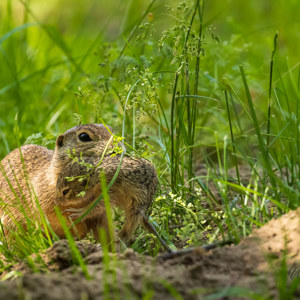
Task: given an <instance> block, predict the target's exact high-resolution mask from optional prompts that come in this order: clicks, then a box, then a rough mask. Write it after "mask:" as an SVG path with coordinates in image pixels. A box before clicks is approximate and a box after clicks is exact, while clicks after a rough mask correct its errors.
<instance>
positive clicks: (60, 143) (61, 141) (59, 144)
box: [56, 134, 64, 148]
mask: <svg viewBox="0 0 300 300" xmlns="http://www.w3.org/2000/svg"><path fill="white" fill-rule="evenodd" d="M63 145H64V135H63V134H62V135H60V136H59V137H58V138H57V140H56V146H57V147H58V148H60V147H62V146H63Z"/></svg>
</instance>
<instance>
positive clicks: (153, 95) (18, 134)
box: [0, 0, 300, 299]
mask: <svg viewBox="0 0 300 300" xmlns="http://www.w3.org/2000/svg"><path fill="white" fill-rule="evenodd" d="M167 4H168V5H169V6H166V5H164V4H163V3H162V1H155V0H153V1H151V2H145V1H141V0H134V1H119V2H118V3H113V2H112V3H107V4H104V3H99V1H90V2H89V3H86V2H84V1H78V4H76V5H74V3H73V2H72V1H71V0H68V1H67V0H65V1H61V2H58V1H53V2H51V4H47V5H45V6H43V7H41V6H40V5H39V2H38V1H35V0H32V1H30V2H25V1H19V2H18V1H15V2H12V1H9V0H5V1H2V2H1V3H0V18H1V24H0V66H1V73H0V104H1V110H0V156H1V157H4V156H5V155H6V154H7V153H8V152H9V151H11V150H13V149H14V148H16V147H18V146H19V144H20V145H22V144H23V143H25V141H26V140H27V143H28V142H30V143H37V144H41V145H44V146H47V147H50V148H51V147H52V148H53V146H54V142H55V137H56V136H57V135H58V134H59V133H61V132H63V131H65V130H66V129H69V128H70V127H72V126H74V125H76V124H78V123H81V122H82V123H87V122H102V120H103V121H104V122H105V123H106V124H108V125H111V126H112V127H113V128H114V130H115V133H116V134H117V135H121V134H123V135H124V136H125V142H126V143H127V144H128V145H129V147H128V149H129V151H132V150H133V151H136V152H138V153H139V155H140V156H142V157H147V158H149V159H150V160H151V161H153V163H154V164H155V166H156V169H157V172H158V176H159V180H160V184H161V189H160V191H159V192H158V195H157V196H158V197H157V199H156V201H155V202H154V205H153V207H152V214H151V217H152V220H153V222H155V224H156V225H157V228H158V229H160V231H161V234H162V235H164V236H165V238H166V239H169V240H170V243H172V242H174V243H175V241H178V240H180V241H181V243H182V244H183V245H191V246H193V245H203V244H205V243H208V242H213V241H214V240H217V239H222V238H223V239H231V238H235V239H236V240H239V239H240V238H241V237H243V236H245V235H248V234H249V233H250V232H251V231H252V230H253V228H256V227H260V226H262V225H263V224H265V223H266V222H268V221H269V220H270V219H271V218H273V217H274V216H279V215H281V214H282V213H285V212H287V211H288V210H289V209H295V208H297V207H299V202H300V199H299V198H300V197H299V187H300V183H299V178H300V168H299V157H300V136H299V119H300V117H299V102H300V63H299V56H298V51H297V50H296V49H300V36H299V35H300V28H299V27H300V23H299V21H298V12H299V9H300V3H298V2H297V1H289V2H286V1H283V0H278V1H276V3H275V2H274V3H270V2H269V1H251V2H245V3H243V4H241V2H240V1H237V0H232V1H227V2H226V3H224V2H223V1H204V0H195V1H182V2H179V1H178V2H177V1H176V2H174V1H168V3H167ZM63 7H68V11H69V14H67V15H64V14H63V13H62V12H63V11H64V9H63ZM124 12H125V13H124ZM17 129H18V130H17ZM28 137H29V139H28ZM200 166H202V170H203V169H204V170H206V174H203V172H200ZM241 166H247V167H248V169H249V174H248V175H247V176H246V178H245V176H244V173H243V170H242V168H241ZM117 219H118V220H119V219H122V216H119V215H118V214H117ZM117 223H118V222H117ZM117 226H118V225H117ZM153 239H154V237H153ZM153 239H147V234H145V233H144V232H143V231H141V230H140V231H139V232H138V233H137V241H136V242H135V244H134V248H135V250H136V251H139V252H142V253H143V252H147V253H149V252H150V253H152V254H153V255H155V254H157V252H158V251H159V248H157V247H153V245H152V244H151V243H153V242H151V240H152V241H153ZM19 240H20V243H21V242H22V243H23V241H22V238H21V237H19V238H18V239H17V241H19ZM24 240H25V239H24ZM149 240H150V241H149ZM154 241H155V240H154ZM26 243H27V244H30V242H29V243H28V241H27V242H26ZM33 245H35V246H36V244H33ZM48 245H49V243H47V242H46V243H44V244H43V245H40V247H41V248H46V247H47V246H48ZM17 246H18V245H17ZM26 249H27V248H26ZM151 249H152V252H151ZM36 251H37V248H35V247H33V248H32V252H36ZM29 252H30V250H29ZM6 253H7V255H8V256H9V251H7V252H6ZM10 253H11V252H10ZM22 255H23V256H26V255H28V252H25V253H23V254H20V255H19V256H18V257H20V256H21V257H22ZM232 293H235V291H234V290H233V291H232ZM253 297H254V298H256V297H255V296H253ZM257 299H258V298H257Z"/></svg>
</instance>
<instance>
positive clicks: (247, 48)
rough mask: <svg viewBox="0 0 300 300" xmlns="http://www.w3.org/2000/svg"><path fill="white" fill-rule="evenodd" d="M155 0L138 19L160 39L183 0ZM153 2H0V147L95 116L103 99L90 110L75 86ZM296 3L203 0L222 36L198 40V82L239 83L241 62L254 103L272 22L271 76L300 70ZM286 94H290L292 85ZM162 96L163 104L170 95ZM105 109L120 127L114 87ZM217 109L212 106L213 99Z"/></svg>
mask: <svg viewBox="0 0 300 300" xmlns="http://www.w3.org/2000/svg"><path fill="white" fill-rule="evenodd" d="M152 2H153V5H152V6H151V8H150V10H149V13H150V14H149V13H147V14H146V16H145V18H144V19H143V21H142V23H144V22H150V23H151V24H152V26H153V40H158V39H160V38H161V36H162V32H163V31H164V30H165V29H168V28H170V27H171V26H172V25H173V24H174V23H175V21H176V18H175V17H174V14H173V10H174V7H175V6H176V5H178V4H179V3H180V2H179V1H152ZM152 2H151V1H142V0H131V1H128V0H122V1H96V0H90V1H83V0H77V1H74V0H73V1H71V0H68V1H67V0H61V1H58V0H52V1H44V0H41V1H36V0H30V1H17V0H13V1H10V0H2V1H1V2H0V156H1V157H4V155H5V154H7V153H8V152H9V151H11V150H12V149H14V148H15V147H16V146H17V145H18V143H19V142H20V143H21V144H22V143H23V142H24V141H25V140H26V138H27V137H28V136H31V135H33V134H38V133H42V135H41V136H42V137H44V138H46V139H43V143H44V144H47V143H48V142H47V141H49V147H52V146H53V140H54V136H56V135H57V134H58V133H59V132H63V131H65V130H66V129H68V128H70V127H72V126H73V125H75V124H78V122H79V119H81V120H82V121H83V122H95V121H99V114H101V112H103V110H105V109H108V108H107V106H105V105H103V106H102V107H98V111H97V113H96V112H95V110H94V109H93V108H94V107H95V105H94V106H90V105H89V103H88V102H87V101H84V100H82V99H80V97H78V95H77V96H76V92H78V89H79V87H81V86H82V85H84V84H85V82H86V79H87V78H89V77H90V76H98V74H100V73H101V70H100V66H99V64H101V63H102V60H103V58H102V57H101V55H102V53H101V51H103V48H102V46H103V45H105V43H114V42H115V43H116V44H117V45H119V46H120V47H122V46H123V45H124V43H125V41H126V39H128V37H129V35H130V32H131V30H132V29H133V27H134V25H135V24H136V23H137V21H138V20H139V19H140V18H141V16H142V15H143V13H144V12H145V10H146V9H147V7H148V5H149V3H152ZM299 11H300V2H299V1H296V0H289V1H283V0H277V1H267V0H263V1H262V0H255V1H238V0H235V1H234V0H232V1H220V0H218V1H206V3H205V12H204V22H205V25H206V31H207V36H209V34H210V32H212V33H213V34H214V35H215V36H218V37H219V39H220V41H221V43H220V44H218V43H217V42H216V41H215V40H213V39H210V38H207V40H206V41H205V42H206V45H205V48H206V55H205V56H204V58H203V60H202V61H203V63H202V65H201V72H200V76H201V77H200V82H201V83H202V85H204V86H205V85H206V84H207V85H209V84H210V83H207V76H206V77H205V76H204V75H205V74H206V75H207V74H209V75H210V76H211V77H212V78H215V79H217V80H221V79H222V78H223V77H226V78H230V80H231V82H233V83H234V82H235V80H236V81H238V83H237V85H236V86H237V90H239V87H241V80H240V75H237V73H238V71H237V70H238V65H239V64H243V65H244V66H245V69H246V70H247V73H248V80H249V83H250V84H251V93H252V95H253V96H254V101H257V103H258V105H259V102H260V101H262V99H263V98H264V97H265V96H266V95H267V89H268V80H269V75H268V74H269V62H270V57H271V52H272V49H273V39H274V35H275V32H276V31H277V30H278V31H279V39H278V49H277V53H276V58H275V67H274V68H275V75H274V78H275V80H279V78H280V76H281V75H282V74H286V72H296V73H297V72H298V69H297V68H296V67H297V66H298V64H299V43H300V24H299V20H300V19H299ZM137 34H138V32H137ZM135 37H136V36H135ZM135 37H134V39H135ZM287 74H288V73H287ZM287 76H288V75H287ZM237 78H238V79H237ZM166 88H167V87H166ZM212 94H213V92H211V91H210V90H209V88H205V87H203V95H207V96H212ZM290 97H291V101H292V100H293V99H292V98H293V93H291V95H290ZM86 98H88V97H85V99H86ZM161 101H162V102H164V101H165V106H166V107H167V106H168V101H167V99H161ZM99 105H100V104H99ZM91 107H92V108H91ZM109 109H110V110H111V113H110V114H107V113H106V112H103V114H102V117H103V119H104V121H105V122H107V123H108V124H112V125H115V126H116V127H117V128H120V122H121V116H122V108H121V107H120V101H119V100H118V99H117V96H115V102H114V101H113V102H111V103H110V107H109ZM212 110H214V108H212ZM215 112H216V114H218V110H217V108H216V110H215ZM112 117H114V118H116V120H112ZM220 122H222V121H220ZM150 124H151V122H150ZM16 125H18V127H19V130H17V126H16ZM118 126H119V127H118ZM216 128H218V124H217V125H216ZM141 131H142V129H141ZM38 137H39V136H37V138H38Z"/></svg>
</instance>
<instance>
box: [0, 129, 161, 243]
mask: <svg viewBox="0 0 300 300" xmlns="http://www.w3.org/2000/svg"><path fill="white" fill-rule="evenodd" d="M105 149H106V150H108V152H107V154H105V155H104V156H103V153H104V152H105V151H104V150H105ZM112 149H113V143H112V134H111V132H110V129H109V130H108V129H107V128H106V127H105V126H104V125H102V124H86V125H79V126H75V127H73V128H71V129H70V130H68V131H66V132H65V133H64V134H62V135H60V136H59V137H58V138H57V140H56V147H55V150H54V151H52V150H48V149H46V148H44V147H41V146H37V145H25V146H22V147H21V148H20V149H15V150H14V151H12V152H11V153H9V154H8V155H7V156H6V157H5V158H4V159H3V160H2V161H1V164H0V204H1V206H0V213H1V220H2V224H3V226H4V228H6V232H8V231H9V230H11V229H14V228H15V226H16V222H20V223H23V224H24V212H25V214H26V215H28V216H29V217H30V218H36V217H37V215H36V209H35V207H36V205H35V199H38V201H39V203H40V207H41V209H42V211H43V212H44V213H45V215H46V216H47V219H48V221H49V223H50V225H51V227H52V229H53V231H54V232H55V233H56V234H57V235H58V236H59V237H64V232H63V230H62V227H61V225H60V223H59V221H58V219H57V216H56V213H55V211H54V207H55V206H56V205H57V206H58V207H59V208H60V210H61V212H62V213H63V215H64V216H65V217H66V220H67V222H68V224H69V225H71V221H70V218H73V219H76V218H77V217H78V216H79V215H80V213H81V212H83V211H84V210H85V209H86V207H87V206H88V205H89V204H90V203H91V202H92V201H93V200H95V199H97V197H98V196H99V195H100V194H101V185H100V181H99V173H100V171H104V172H105V174H106V178H107V182H110V180H111V179H112V177H113V176H114V174H115V172H116V170H117V168H118V165H119V162H120V154H116V155H114V156H111V154H112V153H109V152H112V151H113V150H112ZM71 156H74V157H73V158H72V157H71ZM101 157H102V159H103V161H102V163H101V164H100V165H99V164H98V163H99V161H100V160H101ZM74 158H75V159H74ZM74 160H78V161H80V162H84V163H85V164H90V165H93V166H97V167H96V168H92V169H88V168H87V167H86V165H85V164H83V163H77V162H76V161H74ZM88 170H92V171H91V172H90V174H89V176H88V178H83V179H82V180H81V181H78V179H75V180H74V181H71V182H69V181H67V180H66V178H65V177H77V176H82V175H85V174H86V173H87V172H88ZM157 183H158V179H157V175H156V171H155V169H154V167H153V165H152V164H151V163H150V162H148V161H147V160H145V159H139V158H136V159H135V158H131V157H128V156H124V157H123V161H122V164H121V169H120V172H119V175H118V177H117V179H116V181H115V183H114V185H113V186H112V187H111V189H110V190H109V196H110V202H111V204H113V205H117V206H120V207H121V208H123V209H124V210H125V224H124V226H123V228H122V230H121V231H120V233H119V236H120V238H121V239H122V240H123V241H124V242H125V243H127V242H129V240H130V239H131V237H132V234H133V232H134V230H135V229H136V228H137V226H138V225H139V224H140V223H141V222H142V221H143V218H144V219H145V213H146V210H147V208H148V207H149V205H150V204H151V202H152V199H153V197H154V194H155V191H156V187H157ZM82 190H84V191H85V194H84V195H83V196H79V197H78V196H77V194H78V193H79V192H81V191H82ZM35 196H36V198H35ZM146 223H147V222H146ZM100 227H103V228H104V229H105V230H106V231H107V218H106V214H105V208H104V204H103V201H100V203H99V204H98V205H97V206H96V207H95V208H94V209H93V210H92V211H91V213H90V214H88V215H87V216H86V217H85V218H84V219H83V220H82V221H81V222H79V223H78V224H76V229H75V230H73V234H74V235H77V236H78V237H79V238H82V237H84V236H86V235H87V233H88V232H89V231H91V230H92V231H93V233H94V236H95V238H97V239H98V237H99V235H98V229H99V228H100Z"/></svg>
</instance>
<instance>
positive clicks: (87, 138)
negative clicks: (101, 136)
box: [78, 132, 92, 142]
mask: <svg viewBox="0 0 300 300" xmlns="http://www.w3.org/2000/svg"><path fill="white" fill-rule="evenodd" d="M78 138H79V140H80V141H82V142H90V141H91V140H92V139H91V137H90V136H89V135H88V134H87V133H86V132H83V133H80V134H79V135H78Z"/></svg>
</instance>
